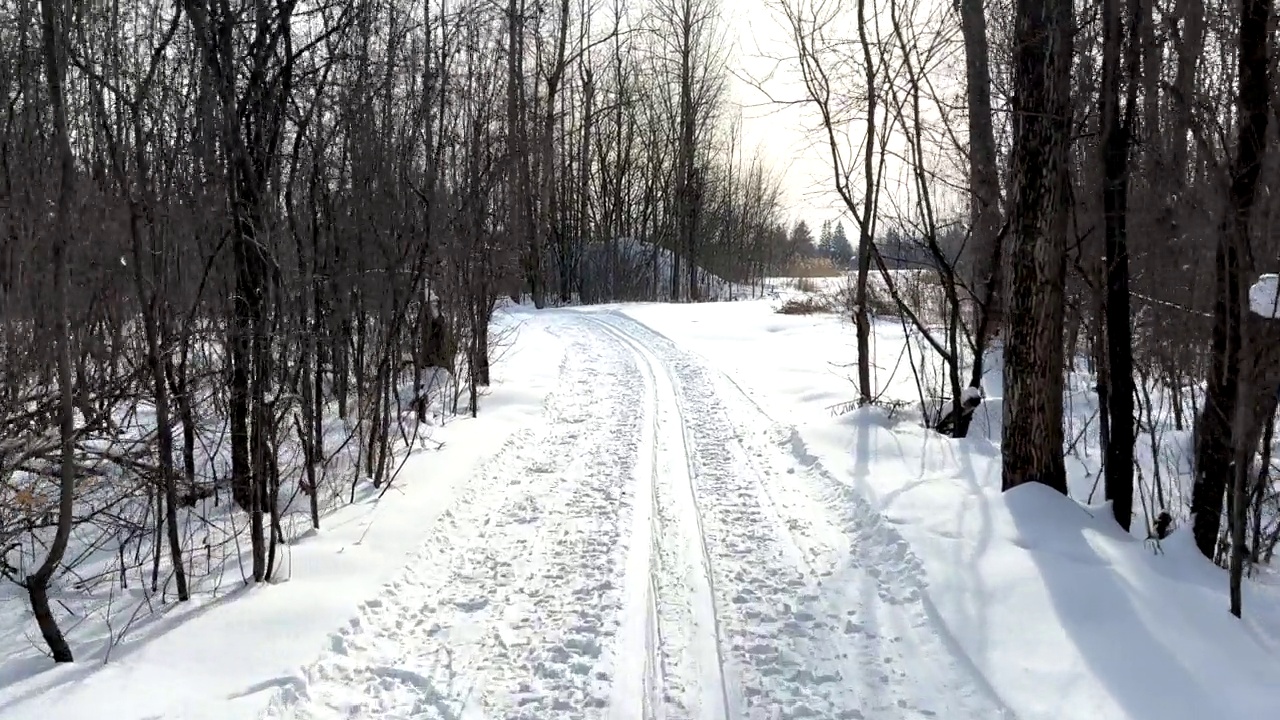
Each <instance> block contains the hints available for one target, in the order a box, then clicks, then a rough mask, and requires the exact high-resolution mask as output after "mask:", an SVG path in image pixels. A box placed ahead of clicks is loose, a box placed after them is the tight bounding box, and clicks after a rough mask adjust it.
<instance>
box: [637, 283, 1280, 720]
mask: <svg viewBox="0 0 1280 720" xmlns="http://www.w3.org/2000/svg"><path fill="white" fill-rule="evenodd" d="M700 310H701V311H700V312H698V313H688V312H680V311H679V310H678V309H675V308H671V307H669V306H662V305H644V306H628V308H627V309H626V312H627V314H628V315H630V316H632V317H635V318H637V319H638V320H640V321H642V322H644V323H645V324H647V325H649V326H650V327H652V328H654V329H655V331H657V332H661V333H662V334H663V335H665V336H666V337H668V338H671V339H672V340H673V341H674V342H676V343H678V344H680V345H681V346H684V347H687V348H689V349H691V350H693V351H695V352H697V353H698V354H699V355H700V356H701V357H702V358H703V359H704V360H705V361H706V362H708V363H709V364H710V365H712V366H714V367H717V368H719V369H721V370H722V371H723V372H724V373H725V374H726V376H728V377H732V378H733V379H734V381H735V382H736V383H737V384H739V385H741V386H743V387H744V388H745V389H746V390H747V392H748V393H749V394H750V395H752V396H753V397H754V398H755V399H756V400H757V401H758V402H759V403H760V404H761V405H762V406H764V407H766V408H768V410H769V413H770V414H771V415H772V416H773V417H775V418H776V419H777V421H778V422H779V423H782V424H789V425H793V426H794V427H796V429H797V430H796V434H797V440H796V442H797V443H798V444H800V445H802V446H803V452H804V453H805V454H807V455H809V456H810V457H812V458H813V459H814V460H815V462H817V463H819V464H821V465H822V466H823V467H825V469H826V470H827V471H828V472H830V473H831V474H832V475H833V476H834V477H836V478H839V479H840V480H841V481H842V482H844V483H846V484H847V485H848V487H849V488H850V490H851V491H853V492H854V493H856V495H857V496H859V497H862V498H865V499H866V500H867V501H868V502H870V504H871V505H872V506H873V507H874V508H875V509H876V510H877V511H878V512H879V513H881V514H882V515H883V516H884V517H885V519H886V520H887V521H888V523H889V524H890V525H891V526H892V527H893V528H894V529H895V530H896V531H897V532H899V533H900V534H901V536H902V537H903V538H904V539H905V540H906V542H907V543H908V544H909V547H910V549H911V551H912V553H913V554H914V556H915V557H916V558H918V560H919V563H920V568H921V573H922V575H923V577H924V578H925V579H924V581H923V582H924V589H923V590H922V592H921V601H922V604H923V606H924V607H925V608H926V609H927V615H928V618H929V622H930V623H931V624H932V625H933V627H934V628H935V629H936V630H937V631H938V632H939V634H940V636H942V637H944V638H947V639H948V640H949V646H950V648H951V650H952V651H953V652H954V653H955V655H956V656H957V657H958V658H960V662H961V663H962V664H966V663H967V664H969V665H970V666H971V667H972V668H973V672H974V674H975V676H976V677H977V678H978V681H977V682H978V685H979V686H981V685H982V684H984V683H985V684H986V685H988V686H989V687H990V688H991V690H992V691H993V693H994V695H995V696H996V697H997V698H998V699H999V701H1000V702H1001V703H1003V704H1004V705H1005V706H1006V707H1008V708H1009V709H1010V713H1011V715H1012V716H1016V717H1018V718H1023V719H1024V720H1025V719H1027V718H1046V719H1047V718H1063V719H1065V720H1072V719H1075V718H1079V719H1081V720H1084V719H1086V718H1132V719H1135V720H1136V719H1139V718H1141V719H1147V718H1160V719H1161V720H1167V719H1169V718H1187V719H1188V720H1191V719H1193V718H1203V717H1215V718H1239V719H1241V720H1252V719H1253V718H1261V717H1268V716H1269V715H1270V714H1272V713H1274V707H1275V703H1276V702H1277V700H1280V691H1278V690H1277V689H1276V685H1275V678H1276V677H1280V581H1278V579H1277V578H1276V577H1275V573H1274V571H1272V570H1270V569H1269V568H1263V569H1261V570H1260V571H1259V573H1258V575H1257V576H1256V577H1255V578H1253V579H1252V580H1249V581H1246V587H1245V598H1244V607H1245V619H1244V620H1243V621H1239V620H1236V619H1235V618H1233V617H1231V616H1230V615H1229V614H1228V613H1227V607H1228V602H1227V577H1226V573H1225V572H1224V571H1223V570H1222V569H1220V568H1217V567H1215V566H1213V565H1212V564H1211V563H1209V562H1208V561H1207V560H1205V559H1204V558H1203V557H1201V556H1200V555H1199V553H1198V551H1197V550H1196V549H1195V547H1194V544H1193V542H1192V540H1191V536H1190V528H1189V526H1188V527H1183V528H1179V529H1178V530H1176V531H1175V533H1174V534H1173V535H1172V536H1171V537H1170V538H1168V539H1166V540H1165V541H1163V542H1162V543H1161V547H1160V552H1159V554H1157V553H1156V552H1155V551H1154V546H1153V545H1152V544H1151V543H1149V542H1145V541H1144V540H1143V539H1142V538H1141V537H1133V536H1128V535H1125V534H1124V533H1123V532H1122V531H1121V530H1120V529H1119V528H1118V527H1117V526H1116V525H1115V523H1114V521H1113V520H1111V519H1110V508H1109V507H1106V506H1089V505H1087V504H1084V503H1082V502H1081V501H1082V500H1084V499H1085V498H1086V497H1087V496H1088V494H1089V492H1090V490H1091V488H1092V487H1093V485H1094V482H1095V481H1094V478H1093V477H1090V476H1089V475H1088V474H1087V472H1088V471H1089V470H1092V471H1093V472H1095V473H1096V469H1097V468H1096V463H1097V450H1096V447H1095V448H1093V449H1092V450H1091V451H1090V452H1092V455H1089V456H1085V457H1075V456H1073V457H1072V458H1071V459H1072V462H1070V463H1069V464H1068V466H1069V468H1071V476H1070V477H1069V484H1070V486H1071V491H1072V498H1074V499H1071V498H1064V497H1062V496H1060V495H1057V494H1056V493H1053V492H1046V490H1045V489H1044V488H1041V487H1038V486H1032V487H1025V488H1021V489H1018V490H1016V491H1013V492H1010V493H1002V492H1000V456H999V447H998V442H999V438H1000V427H999V420H1000V414H1001V408H1000V395H1001V392H1000V383H999V378H1000V373H1001V367H1000V365H999V363H998V362H988V363H987V368H988V369H987V372H986V375H985V378H984V382H983V389H984V391H985V393H986V401H985V402H984V404H983V405H982V406H981V407H980V408H979V409H978V410H977V411H976V413H975V433H974V434H975V435H978V437H975V438H972V439H966V440H959V441H957V440H951V439H948V438H943V437H940V436H938V435H937V434H936V433H932V432H930V431H926V430H923V429H922V428H921V427H920V426H919V424H918V423H917V422H914V421H913V420H915V419H917V418H918V413H917V414H916V416H915V417H912V415H911V414H910V413H905V412H900V413H898V414H897V415H895V416H894V417H892V418H891V417H890V416H889V412H888V411H886V410H883V409H881V408H877V407H869V408H862V409H859V410H855V411H853V412H847V413H843V414H841V413H842V412H843V407H844V405H843V402H844V401H846V400H848V399H849V398H850V397H851V396H853V394H854V388H853V385H852V383H851V381H850V380H849V377H850V375H852V369H851V368H850V367H849V364H850V363H851V362H852V360H853V358H854V357H855V354H854V345H853V338H852V333H851V332H850V331H849V330H848V329H847V328H846V327H844V326H843V324H842V323H841V321H840V319H838V318H835V317H830V316H825V317H824V316H817V317H791V316H782V315H777V314H773V313H772V312H771V310H772V307H771V306H770V305H769V304H768V303H764V302H754V303H735V304H732V305H722V306H715V307H707V308H705V309H700ZM903 342H905V339H904V338H903V337H902V333H901V330H900V328H895V327H893V326H890V325H886V324H878V325H877V327H876V339H875V350H876V357H877V361H878V362H877V364H876V368H875V375H876V382H877V386H878V387H880V388H887V394H888V395H889V396H890V397H891V398H892V397H896V398H900V399H908V400H909V399H911V398H912V397H913V393H914V386H913V381H912V380H911V378H910V375H911V373H910V371H909V369H906V368H900V369H898V370H897V371H896V372H893V371H892V364H891V363H888V362H886V361H885V358H887V357H888V358H891V357H895V356H896V355H897V353H898V352H899V350H898V347H899V346H900V345H901V344H902V343H903ZM991 359H992V360H996V359H998V354H995V355H994V356H993V357H992V358H991ZM842 383H843V385H842ZM1081 385H1083V383H1080V382H1078V381H1077V382H1075V383H1073V386H1074V387H1073V390H1072V392H1071V397H1070V398H1069V399H1070V400H1071V402H1070V405H1069V411H1070V415H1072V416H1074V417H1072V416H1069V417H1068V423H1071V424H1073V426H1078V425H1080V424H1083V422H1084V418H1085V417H1087V415H1088V413H1089V412H1090V410H1091V408H1090V407H1089V406H1088V403H1086V402H1084V401H1083V394H1084V393H1083V392H1082V391H1081V390H1080V387H1079V386H1081ZM1073 429H1076V430H1077V432H1078V428H1075V427H1073ZM1068 434H1069V436H1070V435H1071V434H1072V433H1070V432H1069V433H1068ZM1171 434H1172V433H1171ZM1179 441H1180V439H1179V438H1178V437H1172V438H1168V439H1166V443H1167V445H1168V446H1171V447H1176V446H1177V445H1178V444H1179ZM1140 454H1141V453H1140ZM1151 460H1152V459H1151V458H1150V457H1146V458H1145V460H1144V462H1147V463H1149V462H1151ZM1145 472H1146V477H1151V468H1150V467H1149V466H1148V467H1146V468H1145ZM1099 494H1100V492H1099ZM1142 519H1143V518H1142V517H1139V518H1135V521H1134V525H1135V528H1136V532H1138V533H1141V534H1142V535H1144V536H1145V533H1142V530H1141V527H1142V522H1141V521H1142ZM1067 698H1069V700H1067ZM949 716H951V717H963V716H962V715H955V714H949Z"/></svg>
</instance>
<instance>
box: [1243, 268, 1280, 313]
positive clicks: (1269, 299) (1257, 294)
mask: <svg viewBox="0 0 1280 720" xmlns="http://www.w3.org/2000/svg"><path fill="white" fill-rule="evenodd" d="M1249 309H1250V310H1252V311H1253V312H1254V314H1256V315H1261V316H1262V317H1265V318H1273V319H1276V320H1280V275H1276V274H1274V273H1272V274H1267V275H1263V276H1262V277H1260V278H1258V282H1256V283H1254V284H1253V287H1251V288H1249Z"/></svg>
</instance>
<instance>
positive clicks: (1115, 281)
mask: <svg viewBox="0 0 1280 720" xmlns="http://www.w3.org/2000/svg"><path fill="white" fill-rule="evenodd" d="M1130 4H1131V5H1133V6H1136V5H1137V3H1136V2H1132V1H1131V3H1130ZM1122 16H1123V13H1122V12H1121V0H1103V3H1102V21H1103V48H1102V87H1101V98H1100V105H1101V111H1102V118H1101V124H1102V166H1103V181H1102V208H1103V210H1102V212H1103V236H1104V243H1105V245H1106V272H1105V283H1106V304H1105V308H1106V325H1107V332H1106V335H1107V368H1108V370H1109V372H1108V374H1107V379H1108V384H1109V387H1108V388H1107V390H1108V392H1107V400H1108V406H1107V412H1108V413H1109V415H1110V422H1109V424H1108V431H1109V435H1110V436H1109V438H1108V440H1107V444H1106V466H1105V473H1106V480H1105V490H1106V498H1107V500H1109V501H1110V502H1111V503H1112V510H1113V513H1114V515H1115V518H1116V522H1118V523H1119V524H1120V527H1122V528H1124V529H1125V530H1126V531H1128V530H1129V526H1130V523H1131V522H1132V518H1133V444H1134V430H1133V348H1132V340H1131V336H1132V331H1131V328H1130V319H1129V250H1128V239H1127V236H1126V233H1127V227H1126V222H1127V216H1128V212H1129V210H1128V202H1129V137H1130V132H1131V129H1132V127H1133V112H1134V108H1133V98H1134V95H1135V92H1134V89H1135V87H1136V83H1137V78H1136V77H1135V76H1134V75H1133V74H1132V73H1131V74H1130V77H1129V84H1128V87H1129V94H1128V101H1127V103H1126V104H1125V106H1124V107H1123V108H1122V107H1121V100H1120V84H1121V78H1122V76H1123V74H1124V70H1123V68H1122V65H1121V56H1122V52H1121V51H1122V49H1123V48H1124V47H1125V45H1126V43H1125V32H1124V22H1123V17H1122ZM1134 19H1135V20H1136V19H1137V18H1136V16H1135V18H1134ZM1128 47H1129V52H1130V54H1131V55H1130V57H1131V58H1133V57H1136V53H1137V38H1135V37H1129V38H1128ZM1134 65H1136V62H1133V61H1131V62H1130V67H1131V69H1132V68H1133V66H1134Z"/></svg>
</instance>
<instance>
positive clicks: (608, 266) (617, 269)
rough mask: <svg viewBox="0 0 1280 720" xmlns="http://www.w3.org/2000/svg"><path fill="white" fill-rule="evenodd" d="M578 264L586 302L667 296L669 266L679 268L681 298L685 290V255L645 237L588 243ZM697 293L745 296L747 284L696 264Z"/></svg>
mask: <svg viewBox="0 0 1280 720" xmlns="http://www.w3.org/2000/svg"><path fill="white" fill-rule="evenodd" d="M582 266H583V272H582V276H583V278H584V280H583V283H582V301H583V302H586V303H593V302H608V301H619V300H622V301H625V300H670V299H671V297H672V294H673V293H672V277H671V274H672V271H673V270H678V271H679V277H678V278H676V285H675V288H676V291H677V292H678V294H679V295H680V297H681V298H686V297H687V296H688V294H689V266H688V264H687V261H686V259H685V258H682V257H679V256H677V255H676V254H675V253H673V252H672V251H671V250H669V249H667V248H664V247H659V246H656V245H654V244H653V243H651V242H648V241H645V240H636V239H634V238H628V237H622V238H615V239H614V240H612V241H610V242H605V243H598V244H594V245H591V246H589V247H588V248H587V249H586V251H585V253H584V255H583V257H582ZM698 293H699V296H700V298H701V299H703V300H734V299H737V298H742V297H749V296H750V295H751V288H749V287H747V286H744V285H741V284H739V283H734V282H730V281H728V280H725V279H724V278H721V277H719V276H717V275H715V274H714V273H711V272H708V271H707V270H705V269H702V268H699V270H698Z"/></svg>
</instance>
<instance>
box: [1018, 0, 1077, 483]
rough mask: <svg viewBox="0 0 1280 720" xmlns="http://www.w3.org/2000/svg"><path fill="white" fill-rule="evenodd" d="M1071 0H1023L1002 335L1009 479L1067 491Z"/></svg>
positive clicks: (1020, 4)
mask: <svg viewBox="0 0 1280 720" xmlns="http://www.w3.org/2000/svg"><path fill="white" fill-rule="evenodd" d="M1072 26H1073V18H1072V4H1071V2H1070V0H1018V2H1017V33H1016V51H1015V53H1016V54H1015V65H1016V69H1015V73H1014V96H1013V111H1014V128H1015V129H1014V150H1013V152H1014V162H1013V172H1014V174H1015V178H1016V179H1015V187H1016V191H1015V196H1014V200H1013V223H1012V227H1013V232H1014V237H1013V243H1012V247H1011V249H1010V253H1009V270H1010V272H1009V278H1008V280H1009V286H1008V288H1009V291H1008V292H1007V293H1006V298H1007V300H1008V313H1007V315H1006V327H1007V330H1008V333H1007V336H1006V338H1005V343H1004V362H1005V383H1004V428H1003V438H1002V440H1003V443H1002V447H1003V450H1004V453H1003V458H1004V461H1003V486H1004V489H1005V490H1009V489H1012V488H1014V487H1016V486H1018V485H1021V484H1024V483H1028V482H1040V483H1044V484H1045V485H1048V486H1049V487H1052V488H1054V489H1055V490H1058V491H1059V492H1062V493H1064V494H1065V493H1066V492H1067V478H1066V467H1065V465H1064V463H1063V459H1062V445H1063V443H1062V438H1063V428H1062V402H1063V400H1062V393H1063V372H1062V358H1063V348H1062V331H1063V284H1064V279H1065V276H1066V247H1067V233H1068V225H1067V221H1068V198H1067V192H1068V189H1069V176H1068V166H1067V163H1068V148H1069V144H1070V136H1071V102H1070V100H1071V99H1070V90H1071V54H1072V48H1071V38H1072V34H1073V32H1072V31H1073V27H1072Z"/></svg>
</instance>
